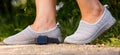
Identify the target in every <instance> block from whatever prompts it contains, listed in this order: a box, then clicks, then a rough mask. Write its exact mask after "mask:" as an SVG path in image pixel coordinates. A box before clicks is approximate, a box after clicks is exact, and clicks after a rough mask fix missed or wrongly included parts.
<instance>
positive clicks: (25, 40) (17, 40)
mask: <svg viewBox="0 0 120 55" xmlns="http://www.w3.org/2000/svg"><path fill="white" fill-rule="evenodd" d="M115 22H116V20H115V18H114V17H113V16H112V15H111V13H110V12H109V11H108V9H107V8H105V11H104V13H103V14H102V16H101V17H100V19H99V20H98V21H97V22H96V23H94V24H90V23H88V22H85V21H84V20H81V21H80V23H79V26H78V29H77V30H76V32H75V33H74V34H72V35H70V36H68V37H66V38H65V40H64V42H65V43H73V44H86V43H90V42H91V41H93V40H94V39H95V38H97V37H98V36H99V35H100V34H101V33H103V32H104V31H105V30H107V29H109V28H110V27H111V26H112V25H113V24H114V23H115ZM41 36H42V37H41ZM43 36H44V37H43ZM45 36H47V37H45ZM48 38H53V39H57V40H58V41H59V42H61V32H60V29H59V28H58V27H55V28H53V29H52V30H50V31H47V32H43V33H39V32H35V31H34V30H32V29H31V28H30V26H28V27H27V28H26V29H25V30H23V31H22V32H20V33H18V34H16V35H13V36H10V37H8V38H7V39H5V40H4V41H3V42H4V43H5V44H31V43H37V42H38V43H47V42H48V41H47V40H49V39H48ZM36 39H38V41H36ZM58 41H55V42H56V43H58Z"/></svg>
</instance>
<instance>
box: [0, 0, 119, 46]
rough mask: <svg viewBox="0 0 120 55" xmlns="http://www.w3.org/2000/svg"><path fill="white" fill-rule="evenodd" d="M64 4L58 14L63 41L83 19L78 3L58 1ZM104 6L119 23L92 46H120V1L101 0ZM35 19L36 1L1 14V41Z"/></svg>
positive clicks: (64, 0) (65, 0) (66, 0)
mask: <svg viewBox="0 0 120 55" xmlns="http://www.w3.org/2000/svg"><path fill="white" fill-rule="evenodd" d="M59 1H63V2H64V6H63V8H61V9H60V11H59V12H57V21H58V22H59V23H60V28H61V32H62V36H63V39H64V38H65V37H66V36H68V35H70V34H72V33H74V31H75V30H76V28H77V26H78V23H79V20H80V18H81V16H80V11H79V8H78V5H77V3H76V1H73V0H69V1H68V0H58V2H59ZM101 2H102V4H106V3H107V4H108V5H109V10H110V11H111V13H112V14H113V16H114V17H115V18H116V20H117V22H116V24H115V25H114V26H112V27H111V28H110V29H109V30H107V31H106V32H104V33H103V34H102V35H100V36H99V37H98V38H97V39H96V40H94V41H93V42H92V43H90V44H104V45H109V46H120V19H119V18H120V15H119V14H120V7H119V6H120V1H118V0H101ZM70 3H71V4H70ZM34 18H35V4H34V1H32V2H31V1H28V3H27V4H26V6H22V8H21V6H19V7H12V11H11V13H5V14H2V13H0V41H2V40H3V39H4V38H6V37H8V36H10V35H13V34H15V33H18V32H20V31H22V30H23V29H24V28H25V27H26V26H28V25H30V24H31V23H32V22H33V21H34Z"/></svg>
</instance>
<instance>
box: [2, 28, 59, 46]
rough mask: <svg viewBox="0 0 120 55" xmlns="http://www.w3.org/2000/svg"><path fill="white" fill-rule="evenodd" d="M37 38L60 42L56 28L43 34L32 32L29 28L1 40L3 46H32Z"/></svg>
mask: <svg viewBox="0 0 120 55" xmlns="http://www.w3.org/2000/svg"><path fill="white" fill-rule="evenodd" d="M39 36H47V37H48V38H54V39H58V40H59V42H61V32H60V29H59V27H58V26H56V27H54V28H52V29H49V30H48V31H45V32H37V31H34V30H33V29H32V28H31V27H30V26H28V27H27V28H25V29H24V30H23V31H21V32H19V33H17V34H15V35H13V36H10V37H8V38H6V39H4V40H3V42H4V43H5V44H33V43H36V42H37V41H36V39H37V38H38V37H39Z"/></svg>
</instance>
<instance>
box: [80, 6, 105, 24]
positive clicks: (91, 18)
mask: <svg viewBox="0 0 120 55" xmlns="http://www.w3.org/2000/svg"><path fill="white" fill-rule="evenodd" d="M104 10H105V8H104V7H97V8H95V9H93V11H92V12H91V13H87V15H83V16H82V20H84V21H87V22H89V23H95V22H96V21H97V20H98V19H100V17H101V15H102V14H103V12H104Z"/></svg>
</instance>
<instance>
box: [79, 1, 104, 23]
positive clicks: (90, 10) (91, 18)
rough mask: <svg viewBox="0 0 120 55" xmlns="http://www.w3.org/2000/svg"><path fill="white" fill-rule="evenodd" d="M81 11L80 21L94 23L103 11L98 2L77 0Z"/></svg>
mask: <svg viewBox="0 0 120 55" xmlns="http://www.w3.org/2000/svg"><path fill="white" fill-rule="evenodd" d="M77 2H78V5H79V7H80V10H81V14H82V20H84V21H87V22H89V23H95V22H96V21H97V20H98V19H99V17H100V16H101V15H102V13H103V11H104V7H103V6H102V5H101V4H100V2H99V0H77Z"/></svg>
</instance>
